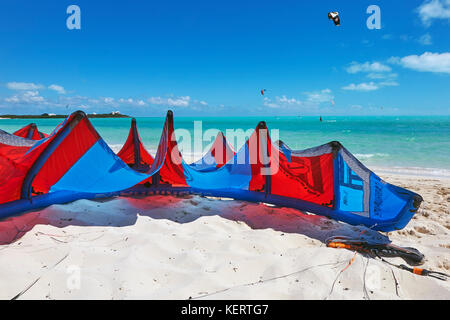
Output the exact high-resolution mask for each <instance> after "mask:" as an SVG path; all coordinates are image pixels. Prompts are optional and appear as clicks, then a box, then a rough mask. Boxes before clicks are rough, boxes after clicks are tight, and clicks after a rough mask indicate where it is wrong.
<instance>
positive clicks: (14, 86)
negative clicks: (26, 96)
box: [6, 82, 43, 90]
mask: <svg viewBox="0 0 450 320" xmlns="http://www.w3.org/2000/svg"><path fill="white" fill-rule="evenodd" d="M6 87H7V88H8V89H11V90H37V89H41V88H43V86H42V85H41V84H35V83H31V82H8V83H7V84H6Z"/></svg>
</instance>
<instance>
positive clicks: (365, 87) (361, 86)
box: [342, 82, 379, 91]
mask: <svg viewBox="0 0 450 320" xmlns="http://www.w3.org/2000/svg"><path fill="white" fill-rule="evenodd" d="M342 89H344V90H351V91H374V90H377V89H379V86H378V85H376V84H375V83H374V82H369V83H366V82H362V83H358V84H354V83H351V84H349V85H347V86H345V87H342Z"/></svg>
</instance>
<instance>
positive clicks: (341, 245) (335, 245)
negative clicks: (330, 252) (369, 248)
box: [327, 242, 352, 249]
mask: <svg viewBox="0 0 450 320" xmlns="http://www.w3.org/2000/svg"><path fill="white" fill-rule="evenodd" d="M327 247H330V248H344V249H351V248H352V247H351V246H350V245H349V244H345V243H342V242H328V244H327Z"/></svg>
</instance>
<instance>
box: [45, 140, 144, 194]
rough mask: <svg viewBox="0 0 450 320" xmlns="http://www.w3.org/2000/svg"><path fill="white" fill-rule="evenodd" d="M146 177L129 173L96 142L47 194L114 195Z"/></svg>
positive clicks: (100, 142) (121, 163) (114, 156)
mask: <svg viewBox="0 0 450 320" xmlns="http://www.w3.org/2000/svg"><path fill="white" fill-rule="evenodd" d="M147 177H148V175H146V174H142V173H138V172H136V171H134V170H132V169H130V168H129V167H128V166H127V165H126V164H125V163H124V162H123V161H122V160H121V159H120V158H119V157H118V156H117V155H116V154H115V153H114V152H113V151H112V150H111V149H110V148H109V147H108V145H107V144H106V143H105V142H104V141H103V140H102V139H100V140H98V141H97V142H96V143H95V144H94V145H93V146H92V147H91V148H90V149H89V150H88V151H87V152H86V153H85V154H84V155H83V156H82V157H81V158H80V159H79V160H78V161H77V162H76V163H75V164H74V165H73V166H72V167H71V168H70V170H69V171H67V172H66V173H65V174H64V176H62V178H61V179H60V180H59V181H58V182H57V183H56V184H55V185H53V186H52V187H51V189H50V192H55V191H59V190H71V191H77V192H88V193H89V192H92V193H102V192H114V191H118V190H124V189H127V188H130V187H132V186H134V185H136V184H138V183H139V182H141V181H143V180H144V179H146V178H147Z"/></svg>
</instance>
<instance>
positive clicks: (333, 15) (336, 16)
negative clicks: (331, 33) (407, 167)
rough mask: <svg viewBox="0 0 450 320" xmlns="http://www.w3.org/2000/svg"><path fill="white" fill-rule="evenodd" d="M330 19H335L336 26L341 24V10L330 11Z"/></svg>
mask: <svg viewBox="0 0 450 320" xmlns="http://www.w3.org/2000/svg"><path fill="white" fill-rule="evenodd" d="M328 19H330V20H333V22H334V24H335V25H336V26H340V25H341V19H339V12H337V11H334V12H328Z"/></svg>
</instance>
